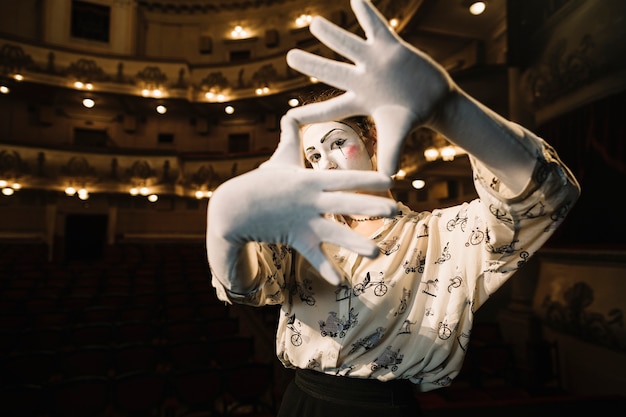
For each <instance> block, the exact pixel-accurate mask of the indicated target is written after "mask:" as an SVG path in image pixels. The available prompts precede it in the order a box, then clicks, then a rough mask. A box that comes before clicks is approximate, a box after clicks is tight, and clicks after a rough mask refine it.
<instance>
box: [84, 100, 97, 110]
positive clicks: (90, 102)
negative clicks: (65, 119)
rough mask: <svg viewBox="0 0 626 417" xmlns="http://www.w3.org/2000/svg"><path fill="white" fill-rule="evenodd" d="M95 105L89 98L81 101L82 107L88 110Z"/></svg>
mask: <svg viewBox="0 0 626 417" xmlns="http://www.w3.org/2000/svg"><path fill="white" fill-rule="evenodd" d="M95 105H96V102H95V101H94V100H93V99H91V98H84V99H83V106H85V107H87V108H88V109H90V108H92V107H93V106H95Z"/></svg>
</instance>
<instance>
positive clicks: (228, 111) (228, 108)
mask: <svg viewBox="0 0 626 417" xmlns="http://www.w3.org/2000/svg"><path fill="white" fill-rule="evenodd" d="M224 111H225V112H226V114H233V113H234V112H235V108H234V107H233V106H226V107H225V108H224Z"/></svg>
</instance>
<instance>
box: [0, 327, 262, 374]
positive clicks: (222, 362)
mask: <svg viewBox="0 0 626 417" xmlns="http://www.w3.org/2000/svg"><path fill="white" fill-rule="evenodd" d="M261 360H262V358H258V357H257V356H256V355H255V351H254V340H253V339H252V338H251V337H248V336H243V335H233V336H227V337H221V338H216V339H213V340H177V341H173V342H170V343H165V344H159V345H155V344H152V343H143V342H127V343H120V344H116V345H85V346H78V347H71V348H66V349H62V350H52V349H43V348H40V349H32V350H24V351H15V352H11V353H8V354H6V355H5V356H3V358H2V360H1V361H0V377H1V378H2V385H8V384H13V383H21V384H34V385H41V384H45V383H48V382H50V381H54V380H58V379H65V378H72V377H77V376H87V375H98V376H113V375H118V374H124V373H127V372H130V371H140V370H144V371H171V370H175V371H181V370H188V369H194V368H208V367H211V368H226V367H229V366H232V365H235V364H243V363H250V362H258V361H261Z"/></svg>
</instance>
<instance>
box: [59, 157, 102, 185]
mask: <svg viewBox="0 0 626 417" xmlns="http://www.w3.org/2000/svg"><path fill="white" fill-rule="evenodd" d="M61 173H62V174H64V175H67V176H69V177H74V178H82V179H86V178H89V177H95V175H96V169H95V168H94V167H93V166H91V165H90V164H89V161H87V158H85V157H84V156H73V157H71V158H70V160H69V161H68V162H67V164H65V165H63V166H62V167H61Z"/></svg>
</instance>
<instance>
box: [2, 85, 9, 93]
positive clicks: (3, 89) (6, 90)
mask: <svg viewBox="0 0 626 417" xmlns="http://www.w3.org/2000/svg"><path fill="white" fill-rule="evenodd" d="M10 92H11V90H10V89H9V87H7V86H6V85H0V93H2V94H9V93H10Z"/></svg>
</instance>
